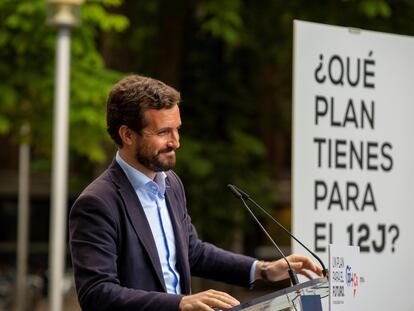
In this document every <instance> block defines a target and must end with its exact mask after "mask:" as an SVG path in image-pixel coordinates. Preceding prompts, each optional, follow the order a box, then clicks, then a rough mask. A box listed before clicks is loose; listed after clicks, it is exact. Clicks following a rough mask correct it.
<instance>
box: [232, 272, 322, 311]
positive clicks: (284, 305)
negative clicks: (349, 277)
mask: <svg viewBox="0 0 414 311" xmlns="http://www.w3.org/2000/svg"><path fill="white" fill-rule="evenodd" d="M303 296H313V297H317V299H320V300H321V299H324V298H327V299H328V297H329V281H328V279H327V278H318V279H313V280H310V281H307V282H304V283H300V284H297V285H295V286H290V287H287V288H284V289H281V290H278V291H275V292H273V293H270V294H267V295H264V296H261V297H258V298H255V299H253V300H250V301H248V302H245V303H242V304H241V305H239V306H237V307H234V308H231V309H228V310H231V311H237V310H244V311H259V310H260V311H267V310H269V311H270V310H271V311H274V310H275V311H276V310H282V311H288V310H294V311H308V309H309V308H304V307H303V305H302V302H303V299H301V298H302V297H303ZM311 310H318V309H311Z"/></svg>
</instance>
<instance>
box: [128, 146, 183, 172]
mask: <svg viewBox="0 0 414 311" xmlns="http://www.w3.org/2000/svg"><path fill="white" fill-rule="evenodd" d="M171 151H175V149H174V148H172V147H169V148H164V149H161V150H159V151H158V152H157V154H155V155H153V154H151V151H150V150H148V149H147V148H145V147H144V148H143V147H142V146H138V147H137V150H136V151H135V158H136V159H137V161H138V162H139V163H141V164H142V165H143V166H145V167H146V168H147V169H149V170H151V171H153V172H164V171H169V170H171V169H172V168H173V167H174V166H175V161H176V158H175V153H172V154H170V155H165V154H166V153H168V152H171Z"/></svg>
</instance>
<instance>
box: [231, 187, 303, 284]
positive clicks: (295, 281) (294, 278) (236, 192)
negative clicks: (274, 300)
mask: <svg viewBox="0 0 414 311" xmlns="http://www.w3.org/2000/svg"><path fill="white" fill-rule="evenodd" d="M227 188H228V189H229V190H230V192H231V193H233V195H234V196H235V197H236V198H239V199H240V200H241V201H242V202H243V204H244V206H245V207H246V209H247V210H248V211H249V213H250V215H251V216H252V217H253V219H254V220H255V222H256V223H257V224H258V225H259V227H260V229H262V231H263V232H264V233H265V234H266V236H267V237H268V238H269V240H270V242H272V244H273V246H274V247H276V249H277V250H278V252H279V253H280V254H281V255H282V257H283V259H284V260H285V261H286V263H287V265H288V273H289V278H290V281H291V282H292V285H297V284H299V280H298V277H297V275H296V273H295V272H294V271H293V269H292V267H291V266H290V263H289V261H288V260H287V259H286V256H285V254H283V252H282V250H281V249H280V248H279V246H278V245H277V244H276V243H275V241H273V239H272V237H271V236H270V234H269V233H268V232H267V231H266V229H265V228H264V227H263V225H262V224H261V223H260V221H259V220H258V219H257V217H256V216H255V215H254V213H253V212H252V210H251V209H250V207H249V206H248V205H247V203H246V201H245V200H244V197H243V195H242V194H241V193H240V191H239V189H238V188H237V187H236V186H233V185H230V184H229V185H227Z"/></svg>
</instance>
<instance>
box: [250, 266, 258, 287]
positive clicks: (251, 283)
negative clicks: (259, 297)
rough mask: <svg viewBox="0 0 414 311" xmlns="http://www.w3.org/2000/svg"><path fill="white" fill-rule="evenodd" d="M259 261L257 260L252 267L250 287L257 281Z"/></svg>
mask: <svg viewBox="0 0 414 311" xmlns="http://www.w3.org/2000/svg"><path fill="white" fill-rule="evenodd" d="M257 262H258V260H255V261H254V262H253V263H252V266H251V267H250V285H253V283H254V281H256V263H257Z"/></svg>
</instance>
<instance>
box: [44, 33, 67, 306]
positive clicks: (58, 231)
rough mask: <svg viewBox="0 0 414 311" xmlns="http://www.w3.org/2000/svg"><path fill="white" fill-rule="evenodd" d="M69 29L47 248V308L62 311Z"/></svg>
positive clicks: (62, 41) (63, 47) (58, 100)
mask: <svg viewBox="0 0 414 311" xmlns="http://www.w3.org/2000/svg"><path fill="white" fill-rule="evenodd" d="M69 66H70V28H69V27H60V28H59V29H58V36H57V44H56V71H55V74H56V75H55V101H54V125H53V159H52V195H51V215H50V231H49V234H50V237H49V241H50V245H49V248H50V249H49V308H50V310H51V311H61V310H62V300H63V297H62V296H63V295H62V294H63V292H62V289H63V276H64V270H65V256H66V227H67V225H66V218H67V173H68V132H69V131H68V120H69V71H70V68H69Z"/></svg>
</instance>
